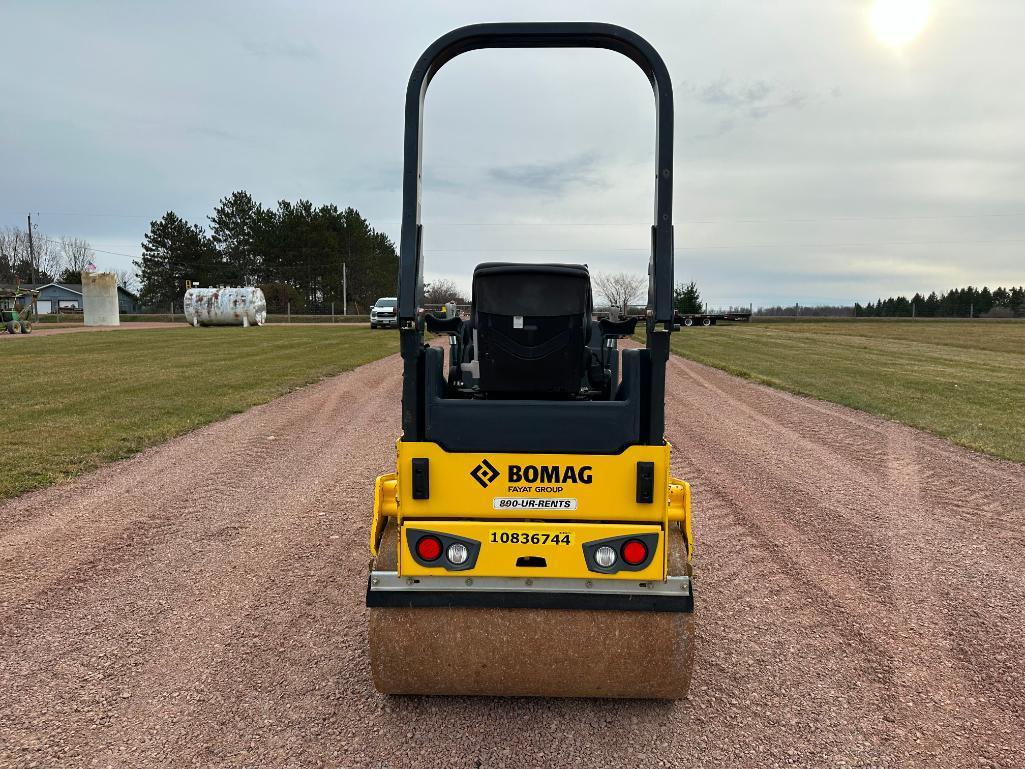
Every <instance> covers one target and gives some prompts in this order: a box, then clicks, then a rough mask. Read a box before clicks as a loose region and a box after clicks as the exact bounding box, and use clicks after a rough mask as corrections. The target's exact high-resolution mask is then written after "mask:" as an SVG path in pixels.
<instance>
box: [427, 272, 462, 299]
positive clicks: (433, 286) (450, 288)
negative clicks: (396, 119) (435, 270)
mask: <svg viewBox="0 0 1025 769" xmlns="http://www.w3.org/2000/svg"><path fill="white" fill-rule="evenodd" d="M445 302H455V303H456V304H466V298H465V297H464V296H463V295H462V294H460V293H459V289H458V288H457V287H456V284H455V283H454V282H453V281H451V280H448V279H446V278H438V279H437V280H432V281H431V282H430V283H425V284H424V304H445Z"/></svg>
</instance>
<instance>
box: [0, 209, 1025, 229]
mask: <svg viewBox="0 0 1025 769" xmlns="http://www.w3.org/2000/svg"><path fill="white" fill-rule="evenodd" d="M6 214H8V215H15V214H17V215H21V212H20V211H17V212H16V211H7V212H6ZM36 214H37V215H38V216H69V217H95V218H113V219H149V220H152V219H153V217H152V216H149V215H145V214H121V213H101V212H85V211H77V212H69V211H38V212H36ZM1020 216H1025V211H1005V212H983V213H975V214H925V215H916V214H911V215H901V216H809V217H775V216H752V217H748V216H740V217H712V218H693V219H688V218H677V219H674V223H676V224H736V223H767V224H771V223H787V224H792V223H798V224H807V223H813V222H862V221H942V220H945V219H956V220H961V219H993V218H1009V217H1020ZM377 221H378V222H380V223H382V224H401V223H402V220H401V219H378V220H377ZM426 224H428V225H429V226H431V227H647V226H650V224H649V223H647V222H645V221H640V220H639V221H636V222H625V221H619V222H610V221H607V220H605V221H599V222H593V221H582V222H577V221H567V222H551V221H544V222H530V221H527V222H460V221H444V220H440V221H429V222H426Z"/></svg>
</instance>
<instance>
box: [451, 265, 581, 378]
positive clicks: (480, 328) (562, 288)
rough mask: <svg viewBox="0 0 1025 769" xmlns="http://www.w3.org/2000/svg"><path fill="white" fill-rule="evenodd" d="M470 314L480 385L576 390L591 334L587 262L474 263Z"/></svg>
mask: <svg viewBox="0 0 1025 769" xmlns="http://www.w3.org/2000/svg"><path fill="white" fill-rule="evenodd" d="M471 314H472V320H471V322H472V323H473V328H474V331H475V333H476V346H475V353H474V354H475V357H476V359H477V361H478V364H479V367H480V382H479V386H480V390H481V391H482V392H485V393H496V394H506V395H511V394H516V395H521V396H530V395H535V396H536V395H558V394H572V393H578V392H579V391H580V388H581V381H582V377H583V375H584V372H585V366H586V363H587V361H588V359H589V356H588V352H587V349H586V348H587V342H588V340H589V339H590V336H591V279H590V276H589V275H588V272H587V267H585V266H583V265H575V264H510V263H504V262H491V263H487V264H481V265H478V266H477V269H475V270H474V271H473V307H472V310H471Z"/></svg>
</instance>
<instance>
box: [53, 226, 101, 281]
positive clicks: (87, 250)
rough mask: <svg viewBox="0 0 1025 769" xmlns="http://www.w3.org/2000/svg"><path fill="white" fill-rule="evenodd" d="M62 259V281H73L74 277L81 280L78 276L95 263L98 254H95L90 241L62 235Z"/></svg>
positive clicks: (60, 270)
mask: <svg viewBox="0 0 1025 769" xmlns="http://www.w3.org/2000/svg"><path fill="white" fill-rule="evenodd" d="M60 257H61V264H60V269H59V270H58V272H60V277H61V279H62V280H67V281H71V280H72V277H73V276H74V280H79V278H78V275H79V274H80V273H82V272H83V271H85V268H86V267H87V266H88V265H89V264H90V263H92V262H93V260H94V259H95V258H96V254H94V253H93V250H92V248H91V247H90V246H89V243H88V241H85V240H83V239H82V238H72V237H68V236H67V235H61V240H60Z"/></svg>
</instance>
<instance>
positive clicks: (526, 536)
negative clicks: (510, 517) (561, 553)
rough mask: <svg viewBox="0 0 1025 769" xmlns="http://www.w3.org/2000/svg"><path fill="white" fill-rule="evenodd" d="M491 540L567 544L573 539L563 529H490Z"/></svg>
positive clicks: (513, 543) (508, 543)
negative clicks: (540, 530) (544, 530)
mask: <svg viewBox="0 0 1025 769" xmlns="http://www.w3.org/2000/svg"><path fill="white" fill-rule="evenodd" d="M491 541H492V542H498V543H500V544H503V545H569V544H571V543H572V541H573V539H572V537H570V535H569V534H567V533H566V532H564V531H561V532H557V533H554V534H549V533H547V532H538V531H533V532H531V531H492V532H491Z"/></svg>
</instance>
